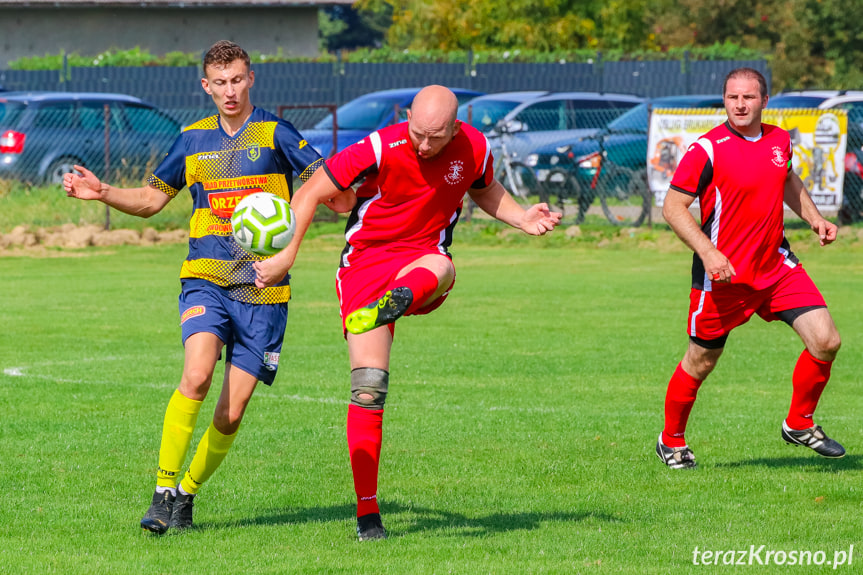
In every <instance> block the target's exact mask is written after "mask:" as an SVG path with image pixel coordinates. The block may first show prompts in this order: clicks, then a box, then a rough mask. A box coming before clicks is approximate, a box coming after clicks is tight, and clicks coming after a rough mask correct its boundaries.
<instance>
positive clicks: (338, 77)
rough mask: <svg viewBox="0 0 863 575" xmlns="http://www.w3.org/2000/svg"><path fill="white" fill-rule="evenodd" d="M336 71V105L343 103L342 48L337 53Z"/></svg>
mask: <svg viewBox="0 0 863 575" xmlns="http://www.w3.org/2000/svg"><path fill="white" fill-rule="evenodd" d="M334 72H335V74H336V106H341V105H342V82H343V76H344V71H343V69H342V50H339V51H338V52H337V53H336V66H335V68H334ZM333 121H335V117H333Z"/></svg>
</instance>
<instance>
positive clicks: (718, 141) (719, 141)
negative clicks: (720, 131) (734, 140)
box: [716, 136, 731, 144]
mask: <svg viewBox="0 0 863 575" xmlns="http://www.w3.org/2000/svg"><path fill="white" fill-rule="evenodd" d="M730 139H731V136H725V137H724V138H719V139H718V140H716V143H717V144H721V143H722V142H727V141H728V140H730Z"/></svg>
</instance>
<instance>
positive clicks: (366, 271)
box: [336, 246, 455, 333]
mask: <svg viewBox="0 0 863 575" xmlns="http://www.w3.org/2000/svg"><path fill="white" fill-rule="evenodd" d="M429 254H434V255H441V253H440V251H438V250H435V249H428V248H414V247H402V246H400V247H397V248H393V247H389V248H381V249H364V250H358V251H355V252H353V253H351V254H350V255H349V256H348V258H347V260H348V263H349V264H350V265H348V266H347V267H340V268H339V271H338V272H336V293H337V294H338V296H339V313H340V314H341V316H342V331H343V332H346V331H347V330H345V318H346V317H347V316H348V314H350V313H351V312H352V311H354V310H357V309H359V308H361V307H365V306H367V305H368V304H370V303H372V302H373V301H377V300H378V299H380V297H381V296H382V295H383V294H384V292H386V291H387V289H390V288H393V287H398V286H397V285H396V284H397V282H396V276H397V275H398V274H399V272H400V271H402V270H403V269H404V268H405V266H408V265H410V264H412V263H413V262H415V261H416V260H418V259H419V258H421V257H422V256H425V255H429ZM453 285H455V279H453V282H452V284H450V286H449V289H447V290H446V291H445V292H444V293H443V295H441V296H440V297H439V298H437V299H436V300H434V301H433V302H431V303H430V304H428V305H427V306H425V307H423V308H421V309H418V310H416V311H413V312H411V313H409V314H406V315H423V314H427V313H429V312H431V311H434V310H436V309H437V308H439V307H440V306H441V305H443V302H444V301H445V300H446V298H447V296H448V295H449V292H450V291H451V290H452V287H453ZM389 329H390V333H394V331H395V324H392V323H391V324H389Z"/></svg>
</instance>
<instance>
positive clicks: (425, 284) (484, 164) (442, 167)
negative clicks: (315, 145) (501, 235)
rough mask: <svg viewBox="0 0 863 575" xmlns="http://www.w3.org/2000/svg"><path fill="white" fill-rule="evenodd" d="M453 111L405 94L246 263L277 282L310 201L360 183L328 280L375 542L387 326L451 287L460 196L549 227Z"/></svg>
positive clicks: (366, 532)
mask: <svg viewBox="0 0 863 575" xmlns="http://www.w3.org/2000/svg"><path fill="white" fill-rule="evenodd" d="M457 107H458V102H457V100H456V97H455V95H454V94H453V93H452V92H450V91H449V90H448V89H446V88H444V87H442V86H428V87H426V88H424V89H423V90H421V91H420V92H419V93H418V94H417V96H416V98H415V99H414V102H413V106H412V109H411V110H410V111H409V112H408V121H407V122H404V123H401V124H397V125H395V126H389V127H387V128H384V129H382V130H379V131H377V132H374V133H373V134H371V135H369V136H368V137H367V138H365V139H364V140H362V141H360V142H358V143H356V144H354V145H352V146H350V147H349V148H347V149H345V150H344V151H343V152H341V153H339V154H337V155H335V156H334V157H332V158H331V159H330V160H328V161H327V163H326V164H325V165H324V169H322V170H319V173H318V174H316V175H314V176H312V178H311V179H310V180H309V181H308V182H307V183H306V184H305V185H303V186H302V187H301V188H300V189H299V191H298V192H297V194H296V196H295V197H294V200H293V202H292V204H291V205H292V206H293V209H294V212H295V216H296V226H297V227H296V232H295V239H294V240H293V242H292V243H291V245H289V246H288V247H287V248H285V250H283V251H282V252H281V253H280V254H278V255H276V256H274V257H273V258H271V259H269V260H266V261H263V262H258V263H256V264H255V268H256V270H257V278H258V279H257V281H258V285H259V286H265V285H272V284H273V283H275V282H278V281H279V280H280V279H281V278H282V277H283V276H284V275H285V274H286V273H287V271H288V270H289V269H290V267H291V265H293V262H294V259H295V257H296V254H297V250H298V249H299V244H300V242H301V241H302V237H303V234H304V233H305V231H306V230H307V228H308V226H309V224H310V223H311V221H312V217H313V215H314V209H315V207H316V206H317V204H319V203H322V202H327V201H330V200H331V199H332V198H335V197H336V195H337V194H338V193H339V192H340V191H343V190H346V189H348V188H349V187H350V186H351V185H353V184H354V183H357V182H359V181H360V180H362V179H363V178H365V181H364V182H363V183H362V184H361V185H360V186H359V188H358V189H357V192H356V195H357V204H356V206H355V207H354V210H353V213H352V214H351V216H350V219H349V220H348V223H347V228H346V233H345V238H346V240H347V244H346V246H345V249H344V251H343V252H342V257H341V262H340V267H339V271H338V274H337V279H336V288H337V291H338V295H339V302H340V306H341V316H342V321H343V328H344V332H345V337H346V338H347V342H348V354H349V356H350V365H351V404H350V405H349V406H348V421H347V436H348V449H349V451H350V457H351V468H352V470H353V476H354V487H355V489H356V493H357V535H358V537H359V539H360V540H361V541H363V540H368V539H382V538H385V537H386V531H385V530H384V527H383V523H382V522H381V516H380V510H379V507H378V502H377V483H378V462H379V458H380V449H381V439H382V423H383V408H384V402H385V400H386V396H387V390H388V385H389V359H390V349H391V347H392V342H393V334H394V322H395V321H396V320H397V319H398V318H400V317H402V316H403V315H412V314H425V313H429V312H430V311H432V310H434V309H436V308H437V307H439V306H440V305H441V304H442V303H443V301H444V299H446V297H447V294H448V293H449V290H450V289H451V288H452V286H453V284H454V282H455V267H454V266H453V263H452V258H451V257H450V255H449V252H448V250H447V248H448V247H449V245H450V242H451V239H452V231H453V228H454V227H455V224H456V222H457V221H458V215H459V212H460V210H461V207H462V199H463V198H464V194H465V192H467V193H469V194H470V196H471V198H473V200H474V202H476V204H477V205H478V206H479V207H480V208H482V209H483V210H484V211H486V212H487V213H489V214H490V215H492V216H494V217H495V218H497V219H498V220H501V221H503V222H505V223H507V224H509V225H511V226H513V227H515V228H518V229H521V230H522V231H524V232H526V233H528V234H531V235H537V236H538V235H543V234H545V233H546V232H549V231H551V230H552V229H554V227H555V226H556V225H557V224H558V223H559V222H560V216H561V215H560V214H558V213H554V212H550V211H549V209H548V206H547V205H546V204H537V205H534V206H532V207H530V208H529V209H527V210H524V209H523V208H522V207H521V206H519V205H518V204H517V203H516V202H515V200H513V199H512V197H511V196H510V195H509V194H508V193H507V192H506V190H505V189H504V188H503V186H501V185H500V184H499V183H498V182H497V181H495V180H494V178H493V167H492V164H493V157H492V154H491V151H490V150H489V146H488V141H487V140H486V138H485V136H483V135H482V134H481V133H480V132H479V131H477V130H476V129H474V128H472V127H471V126H468V125H464V124H461V123H460V122H458V121H457V120H456V109H457Z"/></svg>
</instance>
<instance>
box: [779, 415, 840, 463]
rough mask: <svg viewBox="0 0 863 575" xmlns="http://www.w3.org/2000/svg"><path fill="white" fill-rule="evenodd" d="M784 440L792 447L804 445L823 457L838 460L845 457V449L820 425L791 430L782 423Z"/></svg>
mask: <svg viewBox="0 0 863 575" xmlns="http://www.w3.org/2000/svg"><path fill="white" fill-rule="evenodd" d="M782 439H784V440H785V442H786V443H789V444H791V445H795V446H796V445H802V446H804V447H808V448H810V449H812V450H813V451H814V452H815V453H817V454H818V455H820V456H822V457H829V458H831V459H838V458H839V457H843V456H844V455H845V448H844V447H842V445H841V444H840V443H839V442H838V441H836V440H833V439H830V438H829V437H827V434H826V433H824V431H823V430H822V429H821V426H820V425H813V426H812V427H810V428H809V429H799V430H798V429H791V428H790V427H788V424H787V423H785V422H784V421H783V422H782Z"/></svg>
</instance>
